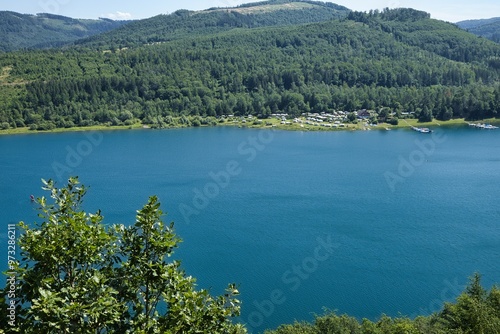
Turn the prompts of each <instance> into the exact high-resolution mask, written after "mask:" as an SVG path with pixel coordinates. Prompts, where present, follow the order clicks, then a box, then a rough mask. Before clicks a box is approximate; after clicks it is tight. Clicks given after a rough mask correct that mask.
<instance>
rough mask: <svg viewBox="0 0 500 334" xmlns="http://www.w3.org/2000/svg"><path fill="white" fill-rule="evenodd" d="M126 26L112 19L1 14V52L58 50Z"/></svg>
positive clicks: (0, 12)
mask: <svg viewBox="0 0 500 334" xmlns="http://www.w3.org/2000/svg"><path fill="white" fill-rule="evenodd" d="M125 23H127V21H113V20H109V19H99V20H82V19H72V18H69V17H65V16H60V15H52V14H37V15H25V14H19V13H15V12H7V11H0V51H7V52H8V51H14V50H19V49H42V48H50V47H58V46H62V45H64V44H67V43H70V42H73V41H75V40H77V39H80V38H85V37H89V36H92V35H95V34H100V33H103V32H106V31H109V30H112V29H115V28H118V27H119V26H121V25H123V24H125Z"/></svg>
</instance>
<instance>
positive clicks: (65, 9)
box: [0, 0, 500, 22]
mask: <svg viewBox="0 0 500 334" xmlns="http://www.w3.org/2000/svg"><path fill="white" fill-rule="evenodd" d="M2 2H3V3H2ZM5 2H8V3H5ZM249 2H256V0H183V1H177V0H164V1H159V0H85V1H82V0H0V10H12V11H16V12H21V13H26V14H35V13H53V14H59V15H64V16H70V17H75V18H98V17H108V18H112V19H142V18H148V17H151V16H155V15H157V14H168V13H172V12H174V11H176V10H178V9H190V10H201V9H207V8H210V7H232V6H237V5H239V4H242V3H249ZM331 2H334V3H337V4H339V5H343V6H346V7H348V8H350V9H354V10H360V11H367V10H370V9H377V8H378V9H382V8H385V7H389V8H395V7H411V8H415V9H420V10H425V11H427V12H429V13H431V15H432V17H433V18H437V19H441V20H445V21H450V22H457V21H461V20H466V19H479V18H491V17H499V16H500V1H499V0H476V1H470V0H466V1H464V0H418V1H416V0H411V1H410V0H371V1H370V0H347V1H346V0H339V1H331Z"/></svg>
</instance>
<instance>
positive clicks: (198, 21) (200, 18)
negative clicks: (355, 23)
mask: <svg viewBox="0 0 500 334" xmlns="http://www.w3.org/2000/svg"><path fill="white" fill-rule="evenodd" d="M349 12H350V10H349V9H347V8H346V7H343V6H339V5H335V4H333V3H325V2H318V1H307V0H271V1H262V2H255V3H250V4H245V5H241V6H239V7H234V8H215V7H214V8H210V9H207V10H204V11H189V10H178V11H176V12H174V13H173V14H171V15H158V16H155V17H152V18H150V19H146V20H141V21H137V22H133V23H131V24H128V25H126V26H124V27H122V28H120V29H116V30H114V31H111V32H109V33H107V34H103V35H99V36H94V37H92V38H88V39H83V40H80V41H78V42H77V44H78V45H81V46H83V47H90V48H99V49H121V48H125V47H133V46H141V45H144V44H151V43H160V42H166V41H171V40H174V39H179V38H190V37H193V36H195V35H210V34H215V33H219V32H223V31H228V30H232V29H235V28H257V27H270V26H288V25H295V24H304V23H313V22H323V21H328V20H332V19H339V18H343V17H345V16H347V14H348V13H349Z"/></svg>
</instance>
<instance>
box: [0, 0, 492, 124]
mask: <svg viewBox="0 0 500 334" xmlns="http://www.w3.org/2000/svg"><path fill="white" fill-rule="evenodd" d="M283 3H285V4H287V5H291V4H297V3H296V2H291V1H288V2H287V1H275V2H269V3H264V5H263V4H260V7H259V6H256V5H255V4H254V5H253V6H252V5H248V8H249V9H252V11H251V12H250V13H245V12H242V11H241V10H243V9H248V8H247V7H245V6H243V7H241V8H237V9H235V10H234V11H231V10H219V9H212V10H210V11H207V12H206V13H203V12H202V13H199V12H189V11H181V12H176V13H173V14H171V15H169V16H167V18H168V22H170V23H169V24H167V25H162V27H164V29H166V30H165V31H159V30H158V29H156V27H157V23H158V22H160V21H162V20H163V21H165V19H166V17H163V16H159V17H154V18H151V19H148V20H142V21H137V22H133V23H131V24H129V25H125V26H123V27H122V28H120V29H118V30H115V31H113V32H109V33H107V34H103V35H99V36H95V37H93V38H91V39H90V40H82V41H80V42H79V43H78V45H75V46H71V47H69V46H67V47H64V48H59V49H50V50H43V51H28V52H26V51H23V52H9V53H4V54H1V55H0V85H1V88H2V89H1V90H0V102H1V104H0V126H1V127H2V128H14V127H24V126H29V127H30V128H31V129H39V130H47V129H53V128H56V127H59V128H63V127H73V126H89V125H123V124H125V125H129V124H134V123H137V122H138V121H140V122H142V123H143V124H145V125H151V126H153V127H163V126H169V124H170V123H171V122H173V117H182V116H185V117H184V118H181V122H186V123H187V122H190V120H189V119H188V117H198V116H200V118H203V119H207V117H217V116H221V115H227V114H234V115H254V116H257V117H261V118H266V117H268V116H269V115H271V114H273V113H277V112H282V113H287V114H288V115H289V116H290V117H293V116H298V115H300V114H302V113H305V112H328V111H333V110H345V111H355V110H359V109H370V110H375V111H377V110H379V109H380V108H383V107H385V109H387V108H389V110H390V111H392V112H394V113H395V115H398V116H400V115H401V114H402V113H415V115H416V117H418V118H419V119H420V120H422V121H429V120H431V119H432V118H433V117H435V118H437V119H440V120H448V119H451V118H467V119H471V120H477V119H483V118H489V117H496V116H497V115H498V114H497V112H498V110H500V80H499V78H500V45H499V44H498V43H494V42H492V41H489V40H487V39H484V38H479V37H477V36H475V35H473V34H470V33H468V32H466V31H464V30H462V29H460V28H458V27H457V26H455V25H453V24H450V23H446V22H443V21H438V20H433V19H430V17H429V14H427V13H425V12H420V11H416V10H412V9H395V10H384V11H382V12H379V11H370V12H368V13H360V12H345V11H342V8H341V7H339V8H337V7H335V6H333V5H331V6H324V5H323V6H320V7H318V8H323V9H324V10H325V11H326V12H327V13H328V15H330V16H331V15H333V14H332V13H333V12H335V13H340V12H341V13H344V14H345V15H343V16H342V15H340V14H339V16H340V18H333V19H332V18H330V19H327V20H324V21H323V22H314V23H302V24H285V23H284V22H281V23H280V24H281V25H279V26H276V25H274V26H266V21H265V20H266V19H265V18H266V17H267V20H270V18H276V21H275V22H279V18H280V17H281V18H285V17H286V16H284V15H282V11H283V10H285V9H283V7H280V6H281V5H283ZM311 3H312V2H300V3H298V4H299V5H300V6H302V7H300V6H299V9H297V8H296V9H290V10H289V11H291V12H293V11H294V10H297V11H298V12H301V13H302V12H303V11H304V10H311V9H310V8H308V7H307V6H312V5H311ZM271 4H272V5H273V6H277V7H273V6H271ZM266 6H267V7H271V8H273V10H268V9H266V10H264V9H262V8H267V7H266ZM303 6H306V7H307V8H305V9H304V8H303ZM256 8H260V10H264V13H265V15H264V14H262V15H256V14H254V13H256V12H257V9H256ZM314 8H315V7H314ZM314 10H318V9H317V8H315V9H314ZM332 11H333V12H332ZM339 11H340V12H339ZM200 15H201V16H200ZM273 15H276V16H273ZM197 16H200V17H202V18H203V19H202V20H199V19H198V18H196V19H193V17H197ZM290 17H292V18H293V17H294V16H293V15H291V16H290ZM314 17H316V18H317V17H318V16H314ZM225 19H227V22H226V21H224V20H225ZM221 20H222V21H221ZM259 20H260V21H259ZM292 21H293V20H292ZM292 21H291V22H292ZM194 22H198V25H197V26H193V24H194ZM210 22H212V23H213V24H212V23H210ZM231 22H232V23H231ZM237 22H240V23H241V24H239V25H235V23H237ZM245 22H246V23H245ZM211 24H212V27H213V29H209V27H210V25H211ZM129 29H133V30H134V31H136V35H137V36H136V35H134V34H129V33H127V31H128V30H129ZM167 30H168V31H170V32H171V33H168V31H167ZM189 31H191V32H192V33H188V32H189ZM158 34H160V35H161V36H160V35H158ZM125 35H128V36H130V40H123V41H120V38H118V39H116V40H115V42H113V41H112V40H113V39H110V36H125ZM139 36H143V38H140V37H139ZM160 37H161V38H160ZM209 122H210V123H212V124H215V123H216V122H215V118H213V119H212V120H210V121H209Z"/></svg>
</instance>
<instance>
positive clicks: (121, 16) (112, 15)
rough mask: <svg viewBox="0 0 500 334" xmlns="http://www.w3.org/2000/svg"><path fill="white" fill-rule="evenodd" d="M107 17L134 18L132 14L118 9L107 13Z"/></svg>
mask: <svg viewBox="0 0 500 334" xmlns="http://www.w3.org/2000/svg"><path fill="white" fill-rule="evenodd" d="M105 17H107V18H109V19H112V20H130V19H132V14H130V13H124V12H120V11H118V12H116V13H109V14H106V15H105Z"/></svg>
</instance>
